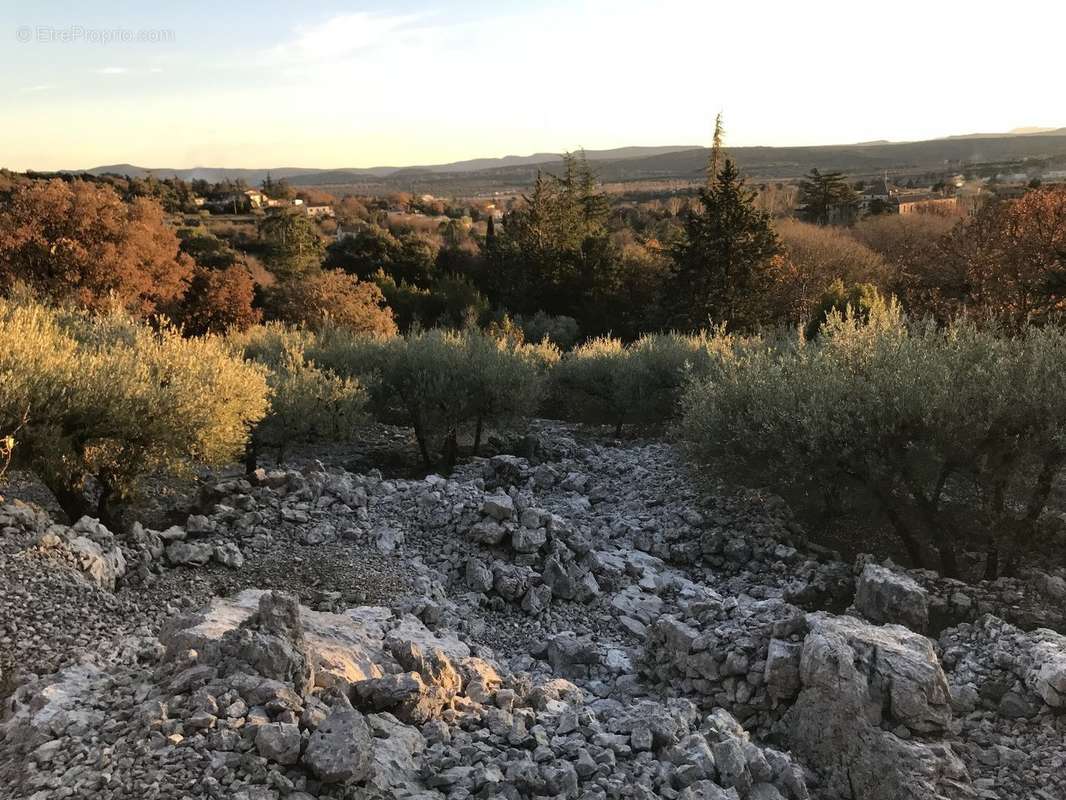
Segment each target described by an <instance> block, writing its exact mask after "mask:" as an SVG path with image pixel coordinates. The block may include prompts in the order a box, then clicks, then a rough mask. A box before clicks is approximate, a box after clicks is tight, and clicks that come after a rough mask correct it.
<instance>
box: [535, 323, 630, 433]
mask: <svg viewBox="0 0 1066 800" xmlns="http://www.w3.org/2000/svg"><path fill="white" fill-rule="evenodd" d="M628 362H629V351H628V350H627V349H626V347H625V345H623V344H622V342H621V340H620V339H611V338H609V337H606V336H603V337H600V338H598V339H592V340H591V341H588V342H585V343H584V344H582V345H580V346H579V347H575V348H574V349H573V350H571V351H570V352H569V353H566V354H565V355H564V356H563V358H562V359H560V361H559V363H558V364H557V365H556V367H555V368H554V369H553V370H552V371H551V376H550V381H551V388H550V392H549V396H550V398H551V400H550V411H551V414H552V415H553V416H558V417H561V418H562V419H569V420H574V421H576V422H587V423H590V424H594V425H614V426H615V430H616V432H617V433H621V430H622V425H623V424H624V423H625V422H626V415H627V412H628V408H627V406H626V400H625V396H624V390H623V386H624V383H625V372H626V369H627V367H628Z"/></svg>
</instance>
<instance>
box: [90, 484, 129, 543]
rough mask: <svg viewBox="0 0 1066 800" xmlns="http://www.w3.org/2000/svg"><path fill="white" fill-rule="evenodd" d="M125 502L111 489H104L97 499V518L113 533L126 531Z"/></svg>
mask: <svg viewBox="0 0 1066 800" xmlns="http://www.w3.org/2000/svg"><path fill="white" fill-rule="evenodd" d="M124 511H125V503H123V502H122V501H121V499H120V498H119V497H118V495H117V494H116V493H115V492H114V491H112V490H111V489H107V488H105V489H103V490H102V491H101V492H100V497H99V499H98V500H97V501H96V518H97V519H99V520H100V522H102V523H103V524H104V527H106V528H107V529H108V530H109V531H111V532H112V533H125V532H126V523H125V514H124Z"/></svg>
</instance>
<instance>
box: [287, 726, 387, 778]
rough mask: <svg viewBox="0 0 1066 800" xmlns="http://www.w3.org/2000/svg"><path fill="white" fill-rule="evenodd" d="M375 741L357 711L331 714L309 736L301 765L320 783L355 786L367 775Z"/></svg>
mask: <svg viewBox="0 0 1066 800" xmlns="http://www.w3.org/2000/svg"><path fill="white" fill-rule="evenodd" d="M373 757H374V740H373V738H372V737H371V735H370V728H369V727H368V726H367V724H366V720H365V719H364V717H363V715H362V714H360V713H359V712H358V711H354V710H350V709H342V710H340V711H337V710H335V711H333V712H332V713H331V714H330V715H329V716H328V717H326V718H325V720H323V721H322V723H321V724H320V725H319V726H318V729H317V730H315V732H314V733H313V734H311V738H310V740H309V741H308V742H307V749H306V750H305V751H304V754H303V763H304V764H305V765H306V766H307V767H308V768H309V769H310V770H311V772H313V773H314V775H315V776H316V777H317V778H318V779H319V780H320V781H322V782H323V783H347V782H358V781H361V780H363V779H364V778H366V777H367V775H368V774H369V773H370V768H371V764H372V760H373Z"/></svg>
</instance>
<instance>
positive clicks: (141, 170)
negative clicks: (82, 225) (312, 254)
mask: <svg viewBox="0 0 1066 800" xmlns="http://www.w3.org/2000/svg"><path fill="white" fill-rule="evenodd" d="M697 147H698V146H697V145H675V146H668V147H619V148H615V149H613V150H586V151H585V156H586V157H587V158H588V159H589V161H615V160H620V159H627V158H641V157H648V156H657V155H663V154H666V153H676V152H679V151H683V150H692V149H695V148H697ZM561 158H562V153H534V154H533V155H529V156H503V157H502V158H473V159H470V160H468V161H453V162H451V163H449V164H430V165H426V166H415V167H339V168H336V169H329V168H325V169H323V168H314V167H269V168H264V169H242V168H236V167H234V168H230V167H189V168H187V169H175V168H172V167H138V166H137V165H135V164H105V165H104V166H100V167H92V168H91V169H86V170H64V171H65V172H87V173H89V174H90V175H127V176H129V177H131V178H144V177H147V176H148V175H154V176H155V177H157V178H174V177H177V178H181V179H182V180H186V181H191V180H206V181H212V182H216V181H220V180H226V179H229V180H238V179H243V180H245V181H247V182H248V183H250V184H251V183H261V182H262V181H263V180H264V179H265V178H266V176H267V174H268V173H269V174H270V176H271V177H272V178H274V179H275V180H276V179H279V178H285V179H286V180H287V181H290V182H291V183H296V184H304V185H306V184H318V185H321V184H324V183H325V184H328V183H330V182H342V183H343V182H350V181H351V180H352V179H365V178H386V177H388V176H390V175H396V174H400V173H405V174H409V175H415V174H422V173H435V174H445V175H447V174H454V173H462V172H480V171H482V170H490V169H500V168H507V167H524V166H535V165H537V164H550V163H553V162H557V161H559V160H560V159H561Z"/></svg>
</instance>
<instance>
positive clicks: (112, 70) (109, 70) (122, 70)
mask: <svg viewBox="0 0 1066 800" xmlns="http://www.w3.org/2000/svg"><path fill="white" fill-rule="evenodd" d="M93 72H95V73H96V74H97V75H125V74H126V73H127V72H129V70H128V69H126V67H103V68H101V69H94V70H93Z"/></svg>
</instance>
